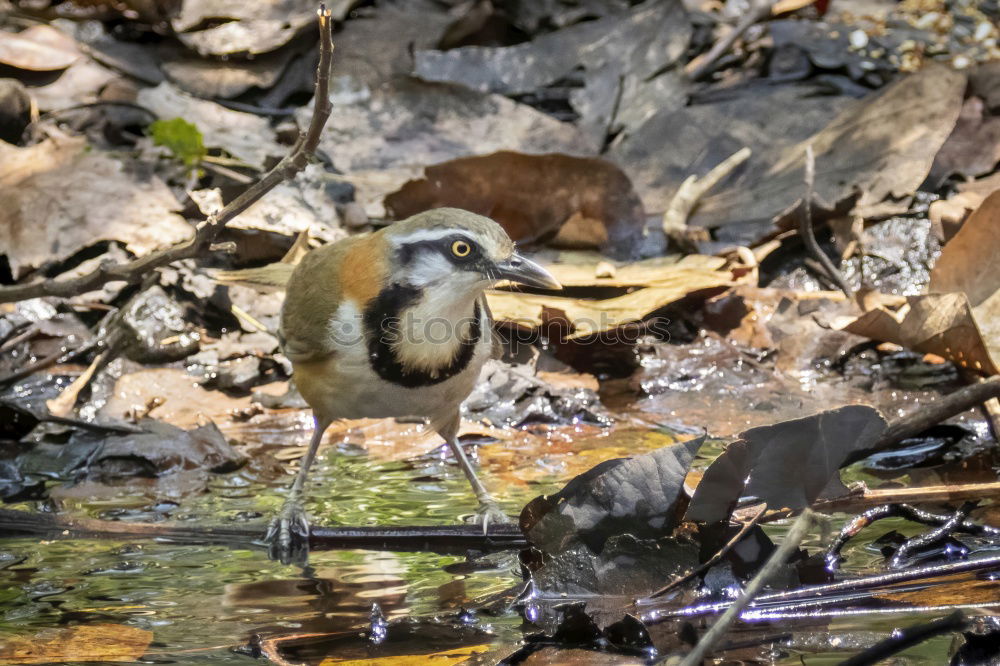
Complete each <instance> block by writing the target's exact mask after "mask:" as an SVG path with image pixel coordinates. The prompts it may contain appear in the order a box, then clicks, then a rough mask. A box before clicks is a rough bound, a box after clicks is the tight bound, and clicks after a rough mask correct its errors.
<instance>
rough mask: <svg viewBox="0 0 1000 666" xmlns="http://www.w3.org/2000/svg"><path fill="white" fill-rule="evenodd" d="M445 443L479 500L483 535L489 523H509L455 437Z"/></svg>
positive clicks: (448, 438) (447, 439) (508, 519)
mask: <svg viewBox="0 0 1000 666" xmlns="http://www.w3.org/2000/svg"><path fill="white" fill-rule="evenodd" d="M445 441H446V442H448V447H449V448H450V449H451V452H452V453H454V454H455V458H456V459H457V460H458V466H459V467H461V468H462V471H463V472H465V478H467V479H468V480H469V484H470V485H471V486H472V491H473V492H474V493H475V494H476V499H477V500H479V512H478V513H479V519H480V520H481V521H482V523H483V533H484V534H485V533H486V530H487V529H489V526H490V523H509V522H510V518H508V517H507V514H506V513H504V512H503V509H501V508H500V505H499V504H497V501H496V500H495V499H493V496H492V495H490V493H489V491H487V490H486V486H484V485H483V482H482V481H480V480H479V477H478V476H476V470H474V469H472V463H471V462H469V458H468V457H467V456H466V455H465V451H463V450H462V445H461V444H460V443H459V441H458V437H457V436H456V435H452V436H450V437H445Z"/></svg>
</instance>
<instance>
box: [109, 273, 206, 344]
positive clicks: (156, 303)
mask: <svg viewBox="0 0 1000 666" xmlns="http://www.w3.org/2000/svg"><path fill="white" fill-rule="evenodd" d="M121 315H122V316H121V322H120V323H121V330H122V331H123V332H124V333H125V337H124V339H123V341H122V346H123V349H124V351H125V354H126V355H127V356H128V357H129V358H131V359H132V360H134V361H139V362H143V363H166V362H170V361H177V360H180V359H182V358H186V357H187V356H188V355H189V354H193V353H194V352H196V351H198V343H199V339H200V337H199V334H198V333H197V332H195V331H194V330H193V329H192V327H191V325H190V324H188V323H187V322H186V321H185V318H184V310H183V309H182V308H181V307H180V306H179V305H178V304H177V302H176V301H174V300H173V299H172V298H170V296H168V295H167V293H166V292H165V291H164V290H163V289H162V288H161V287H159V286H155V285H154V286H153V287H150V288H149V289H146V290H145V291H143V292H141V293H140V294H138V295H137V296H136V297H135V298H133V299H131V300H130V301H129V302H128V304H127V305H126V306H125V307H124V308H123V310H122V313H121Z"/></svg>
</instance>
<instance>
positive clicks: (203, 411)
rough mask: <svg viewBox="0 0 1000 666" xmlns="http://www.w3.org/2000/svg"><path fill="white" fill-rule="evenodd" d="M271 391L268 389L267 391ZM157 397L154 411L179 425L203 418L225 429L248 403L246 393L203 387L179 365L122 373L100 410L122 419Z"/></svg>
mask: <svg viewBox="0 0 1000 666" xmlns="http://www.w3.org/2000/svg"><path fill="white" fill-rule="evenodd" d="M269 392H271V391H269ZM151 401H156V402H157V403H159V404H157V405H156V407H155V408H154V410H153V415H155V417H156V418H157V419H159V420H160V421H164V422H166V423H169V424H171V425H175V426H177V427H178V428H185V429H186V428H193V427H195V426H197V425H199V424H201V423H203V422H204V421H205V420H206V419H210V420H212V421H214V422H215V423H217V424H218V425H219V427H220V429H221V430H223V431H224V432H225V431H226V429H227V427H228V426H229V425H231V421H232V420H233V414H234V413H235V412H238V411H240V410H245V409H246V408H247V407H249V406H250V403H251V399H250V397H249V396H247V397H242V398H232V397H230V396H228V395H226V394H225V393H223V392H222V391H210V390H208V389H206V388H203V387H202V386H201V384H200V383H199V382H198V380H197V378H195V377H194V376H192V375H190V374H188V373H187V372H186V371H184V370H180V369H178V368H152V369H148V370H140V371H139V372H134V373H131V374H127V375H122V376H121V377H120V378H119V379H118V381H117V382H115V388H114V391H113V392H112V394H111V398H110V399H109V400H108V402H107V403H106V404H105V405H104V406H103V407H102V408H101V410H100V414H101V415H102V416H107V417H110V418H115V419H124V418H127V417H128V416H129V414H131V413H134V412H136V411H142V410H145V409H146V408H147V405H149V404H156V403H152V402H151Z"/></svg>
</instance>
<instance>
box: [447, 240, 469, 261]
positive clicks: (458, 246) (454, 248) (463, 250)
mask: <svg viewBox="0 0 1000 666" xmlns="http://www.w3.org/2000/svg"><path fill="white" fill-rule="evenodd" d="M470 252H472V246H471V245H469V244H468V243H466V242H465V241H462V240H457V241H455V242H454V243H452V244H451V253H452V254H453V255H455V256H456V257H467V256H469V253H470Z"/></svg>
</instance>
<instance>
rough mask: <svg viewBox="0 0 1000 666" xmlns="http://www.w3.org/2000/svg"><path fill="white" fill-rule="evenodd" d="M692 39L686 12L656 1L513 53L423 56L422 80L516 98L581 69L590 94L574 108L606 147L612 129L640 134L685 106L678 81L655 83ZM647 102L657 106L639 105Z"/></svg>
mask: <svg viewBox="0 0 1000 666" xmlns="http://www.w3.org/2000/svg"><path fill="white" fill-rule="evenodd" d="M690 37H691V25H690V23H689V21H688V17H687V12H686V11H685V9H684V6H683V4H682V3H680V2H678V1H676V0H654V1H653V2H647V3H644V4H641V5H639V6H638V7H636V8H634V9H633V10H631V11H629V12H623V13H621V14H612V15H608V16H606V17H604V18H601V19H598V20H596V21H589V22H584V23H579V24H577V25H574V26H572V27H569V28H564V29H562V30H558V31H556V32H553V33H549V34H546V35H542V36H541V37H537V38H536V39H534V40H532V41H530V42H526V43H523V44H517V45H514V46H506V47H479V46H470V47H464V48H459V49H451V50H449V51H420V52H417V55H416V68H415V73H416V74H417V76H419V77H421V78H423V79H425V80H428V81H446V82H449V83H459V84H462V85H464V86H467V87H469V88H472V89H474V90H481V91H489V92H499V93H503V94H506V95H517V94H523V93H529V92H534V91H537V90H538V89H540V88H542V87H544V86H547V85H549V84H551V83H553V82H555V81H556V80H558V79H561V78H563V77H565V76H567V75H568V74H569V73H570V72H572V71H573V70H574V69H576V68H578V67H582V68H583V70H584V73H583V78H584V89H583V91H582V92H581V94H575V91H574V94H571V95H570V97H569V100H568V101H569V103H570V105H571V106H572V107H573V108H574V109H575V110H576V111H577V113H578V114H579V115H580V116H581V118H582V122H581V124H582V126H583V127H584V129H585V130H587V131H588V134H589V135H590V136H592V137H593V138H595V139H596V140H598V141H603V138H604V134H605V132H606V131H608V130H609V129H610V128H611V127H612V126H615V125H621V124H622V123H627V124H628V125H630V126H633V125H636V124H638V123H639V122H641V121H643V120H645V118H646V117H648V116H649V115H652V113H653V112H655V111H657V110H660V109H662V108H664V107H668V106H669V107H672V108H677V107H679V106H681V105H683V104H684V101H685V100H686V93H685V89H684V86H683V85H678V83H679V81H672V82H671V84H669V85H664V82H665V81H666V79H664V78H663V77H660V78H654V77H656V76H657V75H658V74H660V73H662V72H663V71H664V70H665V69H666V68H667V67H669V66H670V65H672V64H674V63H675V62H676V61H677V59H678V58H679V57H680V56H681V55H682V54H683V53H684V50H685V49H686V48H687V45H688V41H689V40H690ZM642 98H648V99H649V100H650V102H649V103H647V104H638V103H636V102H637V101H638V100H639V99H642ZM619 101H620V102H621V103H620V104H619ZM616 109H620V112H617V116H618V117H617V118H616Z"/></svg>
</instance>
